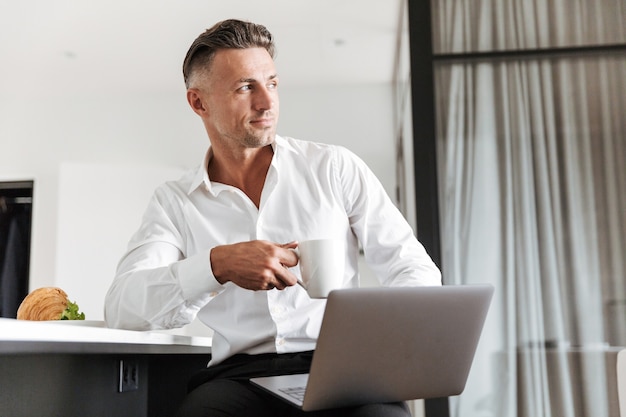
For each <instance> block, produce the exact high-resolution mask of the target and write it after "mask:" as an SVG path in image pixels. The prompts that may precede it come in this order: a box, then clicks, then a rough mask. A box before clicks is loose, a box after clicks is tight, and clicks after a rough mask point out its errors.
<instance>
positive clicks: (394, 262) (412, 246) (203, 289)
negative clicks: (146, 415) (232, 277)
mask: <svg viewBox="0 0 626 417" xmlns="http://www.w3.org/2000/svg"><path fill="white" fill-rule="evenodd" d="M273 149H274V156H273V159H272V162H271V165H270V168H269V170H268V172H267V178H266V180H265V184H264V186H263V191H262V195H261V201H260V205H259V208H258V209H257V207H256V206H255V204H254V203H253V202H252V201H251V200H250V199H249V198H248V197H247V196H246V195H245V194H244V193H243V192H242V191H241V190H239V189H237V188H235V187H231V186H227V185H224V184H221V183H216V182H211V181H210V180H209V177H208V174H207V170H206V167H207V166H208V162H209V160H210V158H211V155H212V152H211V149H210V148H209V151H208V152H207V155H206V157H205V159H204V161H203V164H202V166H201V167H200V168H198V169H197V170H194V171H192V172H189V173H188V174H187V175H184V176H183V177H182V178H180V179H179V180H177V181H171V182H167V183H165V184H163V185H162V186H160V187H159V188H158V189H157V190H156V191H155V193H154V195H153V197H152V199H151V201H150V203H149V205H148V208H147V210H146V212H145V214H144V217H143V220H142V223H141V226H140V228H139V230H138V231H137V232H136V233H135V234H134V236H133V237H132V238H131V240H130V243H129V246H128V251H127V253H126V254H125V255H124V257H123V258H122V259H121V261H120V263H119V265H118V270H117V273H116V277H115V279H114V281H113V284H112V286H111V288H110V290H109V292H108V294H107V296H106V301H105V320H106V322H107V325H108V326H110V327H117V328H125V329H136V330H148V329H164V328H175V327H181V326H183V325H185V324H187V323H189V322H191V321H192V320H193V319H194V317H196V315H197V316H198V318H199V319H200V320H201V321H202V322H203V323H204V324H206V325H207V326H208V327H210V328H211V329H213V330H214V335H213V345H212V360H211V364H217V363H219V362H221V361H223V360H224V359H226V358H228V357H229V356H231V355H234V354H236V353H249V354H256V353H267V352H278V353H284V352H296V351H305V350H312V349H314V348H315V342H316V339H317V336H318V333H319V329H320V324H321V319H322V314H323V310H324V307H325V301H324V300H319V299H311V298H309V296H308V295H307V293H306V291H305V290H304V289H303V288H301V287H300V286H298V285H296V286H293V287H288V288H286V289H285V290H282V291H279V290H276V289H274V290H270V291H251V290H245V289H242V288H240V287H237V286H236V285H234V284H232V283H231V282H228V283H226V284H224V285H222V284H220V283H219V282H218V281H217V280H216V279H215V277H214V275H213V272H212V270H211V263H210V251H211V248H213V247H215V246H218V245H223V244H230V243H237V242H243V241H250V240H257V239H260V240H268V241H272V242H277V243H287V242H291V241H304V240H309V239H322V238H340V239H344V240H345V241H346V242H347V247H348V250H347V253H346V262H345V265H346V268H345V274H344V286H345V287H357V286H359V272H358V253H359V242H360V244H361V246H362V248H363V250H364V253H365V260H366V262H367V263H368V265H369V266H370V267H371V268H372V270H373V271H374V272H375V273H376V275H377V277H378V279H379V280H380V282H381V284H382V285H388V286H415V285H441V274H440V272H439V269H438V268H437V267H436V265H435V264H434V263H433V262H432V260H431V258H430V257H429V256H428V254H427V253H426V251H425V249H424V247H423V246H422V245H421V244H420V243H419V242H418V241H417V239H416V238H415V236H414V234H413V231H412V229H411V227H410V226H409V224H408V223H407V222H406V220H405V219H404V218H403V216H402V215H401V213H400V212H399V211H398V210H397V208H396V207H395V205H394V204H393V203H392V202H391V200H390V199H389V198H388V196H387V194H386V192H385V191H384V189H383V187H382V185H381V184H380V182H379V181H378V180H377V179H376V178H375V176H374V174H373V173H372V172H371V171H370V169H369V168H368V167H367V166H366V165H365V164H364V163H363V161H361V160H360V159H359V158H358V157H356V156H355V155H354V154H353V153H351V152H349V151H348V150H346V149H345V148H342V147H339V146H332V145H325V144H319V143H313V142H307V141H300V140H295V139H292V138H286V137H285V138H283V137H280V136H277V137H276V141H275V143H274V144H273ZM292 272H293V273H294V274H295V275H297V276H299V275H300V271H299V268H298V267H297V266H296V267H294V268H292Z"/></svg>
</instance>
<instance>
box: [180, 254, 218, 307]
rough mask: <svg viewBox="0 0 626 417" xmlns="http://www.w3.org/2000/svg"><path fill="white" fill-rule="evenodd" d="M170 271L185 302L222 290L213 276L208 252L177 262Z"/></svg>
mask: <svg viewBox="0 0 626 417" xmlns="http://www.w3.org/2000/svg"><path fill="white" fill-rule="evenodd" d="M172 269H173V271H172V272H173V273H174V276H176V277H178V282H179V283H180V287H181V289H182V292H183V297H184V298H185V299H186V300H188V299H193V298H196V297H198V296H201V295H204V294H206V293H211V292H220V291H222V290H223V289H224V287H223V286H222V284H220V283H219V282H218V281H217V280H216V279H215V276H214V275H213V270H212V269H211V258H210V252H208V251H207V252H201V253H198V254H197V255H194V256H191V257H189V258H186V259H184V260H182V261H180V262H177V263H176V264H174V265H173V266H172Z"/></svg>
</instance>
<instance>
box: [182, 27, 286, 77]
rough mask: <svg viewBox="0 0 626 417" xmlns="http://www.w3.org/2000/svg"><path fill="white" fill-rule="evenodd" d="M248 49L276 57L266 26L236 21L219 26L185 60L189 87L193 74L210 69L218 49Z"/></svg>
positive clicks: (201, 38)
mask: <svg viewBox="0 0 626 417" xmlns="http://www.w3.org/2000/svg"><path fill="white" fill-rule="evenodd" d="M247 48H265V50H267V52H268V53H269V54H270V56H271V57H272V58H274V52H275V51H274V39H273V37H272V34H271V33H270V32H269V30H267V28H266V27H265V26H263V25H259V24H256V23H251V22H244V21H241V20H236V19H229V20H224V21H221V22H219V23H216V24H215V25H214V26H213V27H212V28H210V29H207V30H206V31H204V33H202V34H201V35H200V36H198V37H197V38H196V40H195V41H193V43H192V44H191V47H189V50H188V51H187V55H186V56H185V60H184V61H183V77H184V79H185V85H186V86H187V88H190V87H191V85H192V79H193V75H194V74H196V73H197V72H200V71H206V70H207V69H208V68H209V66H210V65H211V61H212V60H213V57H214V56H215V52H217V51H218V50H220V49H247Z"/></svg>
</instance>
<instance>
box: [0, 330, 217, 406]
mask: <svg viewBox="0 0 626 417" xmlns="http://www.w3.org/2000/svg"><path fill="white" fill-rule="evenodd" d="M206 330H207V334H210V332H209V331H208V329H206ZM201 334H204V333H201ZM211 341H212V339H211V337H208V336H207V337H204V336H195V335H193V336H192V335H186V334H176V333H175V332H172V331H142V332H140V331H130V330H119V329H109V328H106V327H104V323H103V322H98V321H50V322H33V321H21V320H15V319H5V318H0V417H5V416H6V417H9V416H10V417H21V416H25V417H26V416H28V417H30V416H33V415H37V416H41V417H46V416H50V417H53V416H54V417H56V416H79V415H80V416H83V415H85V416H90V417H98V416H103V417H104V416H116V417H126V416H128V417H131V416H132V417H142V416H145V417H148V416H149V417H159V416H164V417H165V416H171V415H172V414H173V413H174V411H175V410H176V408H177V407H178V404H180V402H181V401H182V399H183V398H184V396H185V395H186V391H187V381H188V380H189V378H190V377H191V376H192V375H193V374H194V373H196V372H198V371H199V370H201V369H202V368H204V367H206V365H207V363H208V361H209V360H210V354H211ZM129 370H130V371H129ZM125 378H131V379H132V380H131V381H130V382H132V383H131V384H128V381H125V383H124V384H122V381H123V380H124V379H125Z"/></svg>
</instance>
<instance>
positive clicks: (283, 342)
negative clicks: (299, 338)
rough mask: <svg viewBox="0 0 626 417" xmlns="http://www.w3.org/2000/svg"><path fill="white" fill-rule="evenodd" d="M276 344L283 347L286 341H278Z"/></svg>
mask: <svg viewBox="0 0 626 417" xmlns="http://www.w3.org/2000/svg"><path fill="white" fill-rule="evenodd" d="M276 344H277V345H278V346H282V345H284V344H285V339H278V340H277V341H276Z"/></svg>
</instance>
